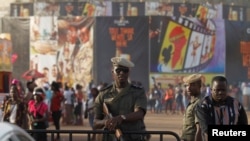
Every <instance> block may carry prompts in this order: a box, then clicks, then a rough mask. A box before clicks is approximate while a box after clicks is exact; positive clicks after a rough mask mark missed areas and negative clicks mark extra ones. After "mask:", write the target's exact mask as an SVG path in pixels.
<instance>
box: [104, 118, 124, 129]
mask: <svg viewBox="0 0 250 141" xmlns="http://www.w3.org/2000/svg"><path fill="white" fill-rule="evenodd" d="M121 123H122V118H121V116H116V117H113V118H110V119H108V120H107V121H106V122H105V126H106V127H107V128H108V129H109V130H110V131H112V130H115V129H116V127H117V126H118V125H120V124H121Z"/></svg>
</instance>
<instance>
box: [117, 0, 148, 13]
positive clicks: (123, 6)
mask: <svg viewBox="0 0 250 141" xmlns="http://www.w3.org/2000/svg"><path fill="white" fill-rule="evenodd" d="M144 15H145V3H144V2H112V16H144Z"/></svg>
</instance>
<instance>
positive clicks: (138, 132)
mask: <svg viewBox="0 0 250 141" xmlns="http://www.w3.org/2000/svg"><path fill="white" fill-rule="evenodd" d="M27 132H28V133H30V134H32V133H44V132H45V133H47V134H50V138H51V141H53V140H54V137H55V135H56V134H58V133H59V134H68V135H69V136H68V141H74V140H73V134H74V135H75V134H87V141H91V135H92V134H112V133H114V132H110V131H105V130H95V131H93V130H27ZM123 134H141V135H159V141H163V136H164V135H170V136H173V137H174V138H175V139H176V141H181V139H180V137H179V135H178V134H177V133H175V132H173V131H124V132H123Z"/></svg>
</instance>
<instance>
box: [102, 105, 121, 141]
mask: <svg viewBox="0 0 250 141" xmlns="http://www.w3.org/2000/svg"><path fill="white" fill-rule="evenodd" d="M103 112H104V113H105V114H106V115H107V116H108V118H112V117H113V116H112V114H111V113H110V112H109V109H108V107H107V105H106V103H105V102H103ZM115 136H116V139H117V140H118V141H124V139H123V137H122V131H121V129H119V128H116V129H115Z"/></svg>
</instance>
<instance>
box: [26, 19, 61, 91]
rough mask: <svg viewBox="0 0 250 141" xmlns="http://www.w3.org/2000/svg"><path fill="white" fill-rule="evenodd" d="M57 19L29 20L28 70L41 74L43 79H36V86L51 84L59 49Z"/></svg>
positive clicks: (53, 78) (53, 79)
mask: <svg viewBox="0 0 250 141" xmlns="http://www.w3.org/2000/svg"><path fill="white" fill-rule="evenodd" d="M57 30H58V27H57V17H52V16H43V17H41V16H34V17H31V18H30V30H29V31H30V62H29V66H30V68H29V70H35V71H37V72H38V73H42V74H43V75H44V77H42V78H39V79H37V84H38V85H40V86H42V85H43V83H51V82H52V81H55V80H56V78H55V77H54V76H53V71H52V70H53V65H55V64H56V54H57V51H58V49H59V47H58V44H57V40H58V34H57V33H58V31H57Z"/></svg>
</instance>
